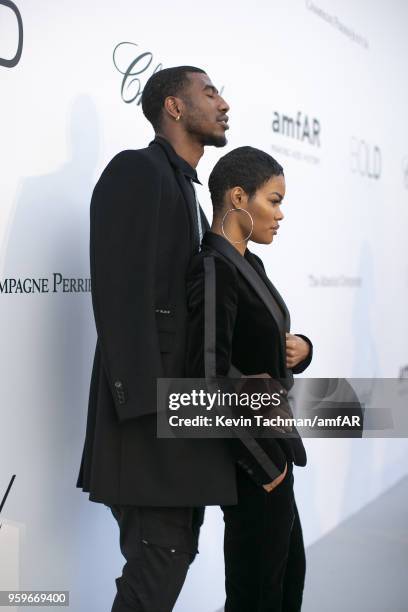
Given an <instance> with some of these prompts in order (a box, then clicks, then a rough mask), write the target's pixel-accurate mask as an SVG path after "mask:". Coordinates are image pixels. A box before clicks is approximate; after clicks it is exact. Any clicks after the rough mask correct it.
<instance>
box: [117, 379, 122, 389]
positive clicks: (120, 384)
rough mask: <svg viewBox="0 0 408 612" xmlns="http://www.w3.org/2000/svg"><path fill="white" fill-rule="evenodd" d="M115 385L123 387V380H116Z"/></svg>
mask: <svg viewBox="0 0 408 612" xmlns="http://www.w3.org/2000/svg"><path fill="white" fill-rule="evenodd" d="M115 387H116V388H117V389H120V388H121V387H123V385H122V383H121V381H120V380H115Z"/></svg>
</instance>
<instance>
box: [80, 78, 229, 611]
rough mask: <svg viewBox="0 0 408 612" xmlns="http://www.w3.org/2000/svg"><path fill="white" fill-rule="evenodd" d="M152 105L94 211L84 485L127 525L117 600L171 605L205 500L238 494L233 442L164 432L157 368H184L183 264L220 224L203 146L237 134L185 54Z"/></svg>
mask: <svg viewBox="0 0 408 612" xmlns="http://www.w3.org/2000/svg"><path fill="white" fill-rule="evenodd" d="M142 108H143V112H144V114H145V116H146V117H147V119H148V120H149V121H150V122H151V124H152V126H153V128H154V130H155V139H154V140H153V141H152V142H151V143H150V144H149V146H148V147H147V148H145V149H140V150H128V151H122V152H121V153H119V154H118V155H116V156H115V157H114V158H113V159H112V160H111V162H110V163H109V164H108V166H107V167H106V168H105V170H104V171H103V173H102V175H101V177H100V179H99V181H98V183H97V185H96V187H95V189H94V192H93V196H92V201H91V210H90V266H91V280H92V304H93V311H94V317H95V323H96V329H97V336H98V338H97V343H96V349H95V357H94V363H93V370H92V378H91V385H90V395H89V407H88V419H87V427H86V438H85V444H84V449H83V456H82V463H81V468H80V472H79V476H78V481H77V486H78V487H81V488H82V489H83V490H84V491H86V492H89V493H90V495H89V498H90V500H91V501H95V502H101V503H104V504H106V505H107V506H109V507H110V508H111V510H112V513H113V515H114V516H115V518H116V520H117V521H118V524H119V528H120V545H121V550H122V553H123V555H124V557H125V559H126V561H127V562H126V564H125V566H124V568H123V574H122V576H121V577H120V578H117V579H116V584H117V590H118V592H117V595H116V598H115V601H114V603H113V608H112V610H113V612H127V611H130V610H143V611H151V612H159V611H160V612H168V611H170V610H172V609H173V606H174V603H175V601H176V599H177V597H178V594H179V592H180V590H181V588H182V585H183V582H184V580H185V576H186V573H187V570H188V567H189V564H190V563H191V561H192V559H193V558H194V555H195V553H196V552H197V540H198V531H199V526H200V523H201V522H202V516H203V512H202V510H201V507H202V506H205V505H213V504H214V505H215V504H217V505H218V504H235V503H236V501H237V491H236V478H235V466H234V462H233V459H232V458H231V457H230V455H229V453H228V450H227V447H226V446H225V445H224V443H223V441H222V440H216V439H214V440H200V439H196V440H187V439H186V440H182V439H175V440H173V439H160V438H157V436H156V378H158V377H176V378H181V377H183V376H184V359H185V341H186V322H187V311H186V308H187V305H186V289H185V272H186V269H187V265H188V262H189V261H190V259H191V256H192V255H193V253H194V252H196V251H197V250H198V248H199V244H200V241H201V236H202V233H203V232H204V231H205V230H206V229H208V228H209V225H208V222H207V219H206V218H205V215H204V214H203V212H202V210H201V208H200V207H199V204H198V201H197V200H196V197H195V189H194V185H193V183H194V182H196V183H197V182H199V181H198V178H197V174H196V170H195V168H196V166H197V164H198V162H199V160H200V158H201V156H202V155H203V153H204V147H205V146H207V145H209V146H211V145H212V146H216V147H222V146H224V145H225V144H226V142H227V141H226V136H225V133H226V130H227V129H228V117H227V112H228V110H229V106H228V104H227V103H226V102H225V100H224V99H223V98H222V97H221V96H220V95H219V92H218V91H217V89H216V88H215V87H214V85H213V84H212V82H211V80H210V78H209V77H208V75H207V74H206V73H205V72H204V71H203V70H201V69H199V68H195V67H192V66H180V67H175V68H167V69H165V70H161V71H160V72H157V73H156V74H154V75H153V76H152V77H151V78H150V79H149V81H148V82H147V84H146V86H145V89H144V92H143V96H142ZM209 474H211V477H210V478H209V477H208V475H209Z"/></svg>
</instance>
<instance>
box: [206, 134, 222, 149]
mask: <svg viewBox="0 0 408 612" xmlns="http://www.w3.org/2000/svg"><path fill="white" fill-rule="evenodd" d="M201 144H202V145H203V146H204V147H207V146H210V147H225V145H226V144H227V138H226V136H225V134H203V135H201Z"/></svg>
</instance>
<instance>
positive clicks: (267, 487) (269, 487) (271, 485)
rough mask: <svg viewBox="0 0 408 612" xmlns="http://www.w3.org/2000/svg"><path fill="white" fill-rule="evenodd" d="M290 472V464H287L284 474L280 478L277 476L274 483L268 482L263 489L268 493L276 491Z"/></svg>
mask: <svg viewBox="0 0 408 612" xmlns="http://www.w3.org/2000/svg"><path fill="white" fill-rule="evenodd" d="M287 471H288V464H287V463H285V469H284V470H283V472H282V474H280V476H277V477H276V478H275V480H272V482H268V484H264V485H262V486H263V488H264V489H265V491H267V492H268V493H270V492H271V491H273V490H274V489H276V487H277V486H278V485H280V483H281V482H282V480H283V479H284V478H285V476H286V472H287Z"/></svg>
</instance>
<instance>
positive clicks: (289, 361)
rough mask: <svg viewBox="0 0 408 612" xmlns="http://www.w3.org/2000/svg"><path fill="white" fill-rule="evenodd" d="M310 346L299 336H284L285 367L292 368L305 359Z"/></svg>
mask: <svg viewBox="0 0 408 612" xmlns="http://www.w3.org/2000/svg"><path fill="white" fill-rule="evenodd" d="M309 351H310V346H309V344H308V343H307V342H306V340H303V338H299V336H295V335H294V334H288V333H287V334H286V367H287V368H294V367H295V366H297V364H298V363H300V362H301V361H303V360H304V359H306V357H307V356H308V354H309Z"/></svg>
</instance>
